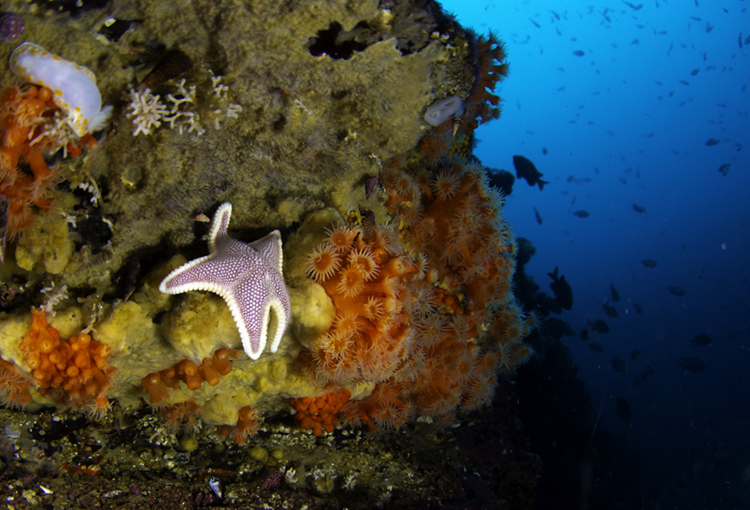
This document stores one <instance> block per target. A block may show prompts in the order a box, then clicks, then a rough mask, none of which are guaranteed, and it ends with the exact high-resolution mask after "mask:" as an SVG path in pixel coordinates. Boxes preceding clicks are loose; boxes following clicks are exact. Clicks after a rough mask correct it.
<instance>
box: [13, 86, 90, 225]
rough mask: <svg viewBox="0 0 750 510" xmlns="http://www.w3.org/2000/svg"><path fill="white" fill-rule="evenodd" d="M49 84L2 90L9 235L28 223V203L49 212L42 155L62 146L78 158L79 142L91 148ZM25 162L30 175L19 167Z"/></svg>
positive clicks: (48, 179)
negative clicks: (64, 114) (73, 126)
mask: <svg viewBox="0 0 750 510" xmlns="http://www.w3.org/2000/svg"><path fill="white" fill-rule="evenodd" d="M52 97H53V94H52V91H51V90H50V89H49V88H47V87H35V86H30V87H28V88H26V89H23V90H22V89H20V88H18V87H5V88H4V89H3V90H2V92H0V195H1V196H4V197H5V198H6V200H7V201H8V213H7V214H8V219H7V230H8V233H9V235H10V236H11V237H12V236H13V235H14V234H16V233H17V232H19V231H21V230H23V229H24V228H26V227H27V226H29V224H30V223H31V218H32V216H31V206H32V205H35V206H37V207H39V208H40V209H42V210H43V211H44V212H47V211H48V210H49V207H50V203H51V201H50V199H49V198H48V197H46V196H45V194H46V192H47V190H48V189H49V188H50V186H51V185H52V184H53V182H54V179H55V175H56V173H55V171H54V170H53V169H50V168H49V167H48V166H47V163H46V162H45V161H44V154H46V153H53V152H55V151H57V150H59V149H61V148H62V149H64V150H65V152H66V154H67V153H70V154H71V155H72V156H77V155H78V154H80V153H81V146H82V145H83V146H88V147H93V146H94V145H95V144H96V141H95V139H94V138H93V136H91V135H90V134H87V135H85V136H83V137H81V138H80V139H79V138H78V136H76V135H75V134H74V133H73V132H72V131H71V130H70V128H69V127H68V126H67V124H66V123H65V120H64V118H63V117H62V116H60V115H58V113H59V109H58V108H57V106H56V105H55V103H54V101H53V100H52ZM24 165H28V168H29V169H30V170H31V172H30V173H28V172H25V171H23V168H22V167H23V166H24Z"/></svg>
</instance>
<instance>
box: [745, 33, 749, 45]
mask: <svg viewBox="0 0 750 510" xmlns="http://www.w3.org/2000/svg"><path fill="white" fill-rule="evenodd" d="M748 44H750V35H748V36H747V37H745V46H747V45H748Z"/></svg>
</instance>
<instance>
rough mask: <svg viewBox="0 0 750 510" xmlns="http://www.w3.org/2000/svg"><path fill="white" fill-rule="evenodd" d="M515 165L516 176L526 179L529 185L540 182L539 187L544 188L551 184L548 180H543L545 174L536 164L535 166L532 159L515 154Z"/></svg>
mask: <svg viewBox="0 0 750 510" xmlns="http://www.w3.org/2000/svg"><path fill="white" fill-rule="evenodd" d="M513 166H514V167H515V168H516V177H517V178H519V179H526V182H528V183H529V186H534V185H537V184H538V185H539V189H540V190H543V189H544V185H545V184H549V182H548V181H543V180H542V179H541V177H542V175H544V174H542V173H541V172H540V171H539V170H537V169H536V166H534V163H532V162H531V160H530V159H528V158H526V157H524V156H519V155H515V156H513Z"/></svg>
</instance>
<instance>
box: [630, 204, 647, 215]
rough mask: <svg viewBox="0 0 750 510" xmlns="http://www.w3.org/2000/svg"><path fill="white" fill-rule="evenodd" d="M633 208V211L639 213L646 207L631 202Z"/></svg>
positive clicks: (643, 211)
mask: <svg viewBox="0 0 750 510" xmlns="http://www.w3.org/2000/svg"><path fill="white" fill-rule="evenodd" d="M633 209H635V211H636V212H639V213H645V212H646V208H645V207H642V206H640V205H638V204H635V203H634V204H633Z"/></svg>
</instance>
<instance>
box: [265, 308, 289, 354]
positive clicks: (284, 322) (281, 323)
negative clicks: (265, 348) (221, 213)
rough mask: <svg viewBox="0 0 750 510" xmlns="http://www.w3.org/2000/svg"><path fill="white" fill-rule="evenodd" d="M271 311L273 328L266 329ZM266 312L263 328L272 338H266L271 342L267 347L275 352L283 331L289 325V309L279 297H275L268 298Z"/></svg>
mask: <svg viewBox="0 0 750 510" xmlns="http://www.w3.org/2000/svg"><path fill="white" fill-rule="evenodd" d="M271 311H273V314H274V319H275V321H274V327H273V329H272V330H268V326H269V322H270V319H271V314H270V312H271ZM268 312H269V313H266V315H265V320H264V325H263V329H264V330H266V331H268V336H269V337H270V336H273V338H269V339H268V340H269V341H270V342H271V345H270V347H269V349H270V351H271V352H276V350H277V349H278V348H279V344H280V343H281V338H282V337H283V336H284V331H286V327H287V326H288V325H289V310H287V309H286V308H285V307H284V303H282V301H281V299H279V298H277V297H276V298H272V299H269V300H268Z"/></svg>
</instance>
